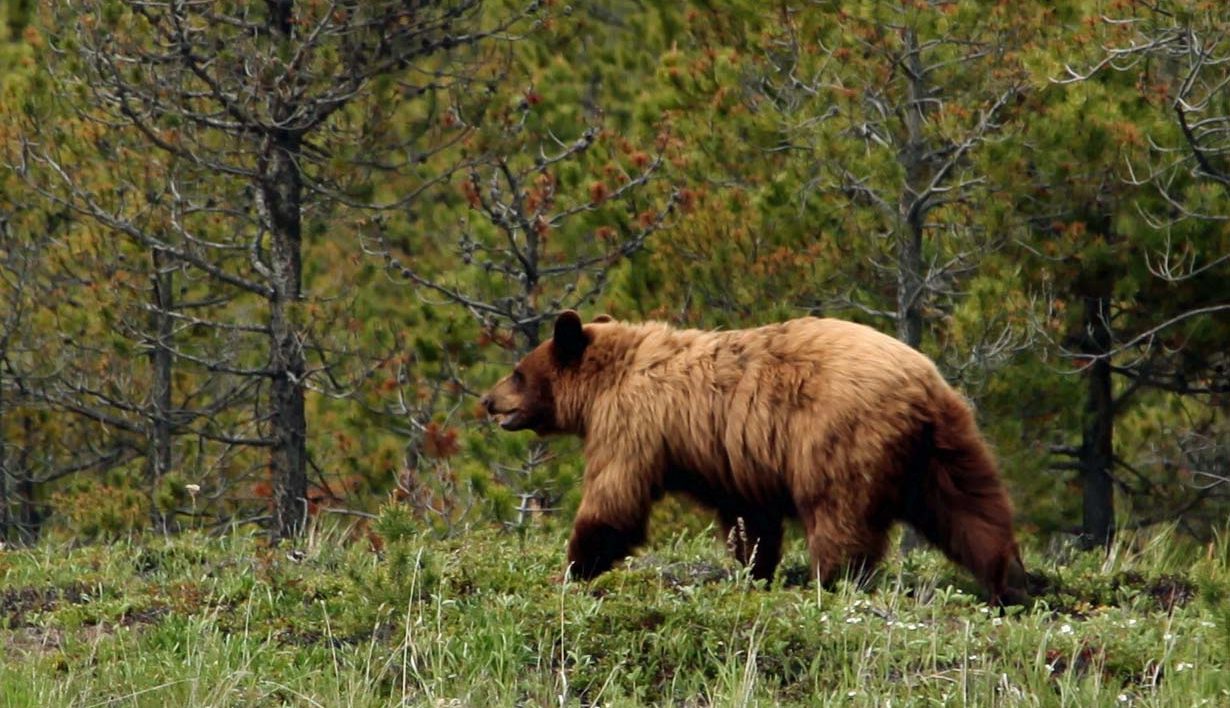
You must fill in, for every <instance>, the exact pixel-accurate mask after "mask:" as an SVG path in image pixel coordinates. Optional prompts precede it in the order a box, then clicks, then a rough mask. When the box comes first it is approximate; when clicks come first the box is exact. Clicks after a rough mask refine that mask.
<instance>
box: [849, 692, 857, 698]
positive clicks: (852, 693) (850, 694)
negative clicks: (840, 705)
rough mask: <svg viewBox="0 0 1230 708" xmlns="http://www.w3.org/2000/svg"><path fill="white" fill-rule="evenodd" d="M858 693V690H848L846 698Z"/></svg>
mask: <svg viewBox="0 0 1230 708" xmlns="http://www.w3.org/2000/svg"><path fill="white" fill-rule="evenodd" d="M857 695H858V691H846V698H854V697H855V696H857Z"/></svg>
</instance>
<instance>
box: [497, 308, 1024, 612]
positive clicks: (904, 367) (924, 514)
mask: <svg viewBox="0 0 1230 708" xmlns="http://www.w3.org/2000/svg"><path fill="white" fill-rule="evenodd" d="M482 406H483V407H484V408H485V409H486V411H487V412H488V413H489V414H490V415H492V416H493V417H495V418H496V419H497V420H498V421H499V423H500V425H501V427H503V428H504V429H506V430H533V431H535V432H537V433H538V434H540V435H548V434H557V433H571V434H574V435H579V436H581V437H582V438H583V439H584V440H585V459H586V469H585V477H584V482H583V489H582V498H581V505H580V508H579V509H578V511H577V516H576V520H575V522H574V525H573V531H572V538H571V540H570V541H569V544H568V560H569V563H570V565H569V569H570V574H571V576H572V577H576V578H591V577H594V576H596V575H598V574H599V573H602V572H604V571H606V570H607V569H609V568H610V567H611V566H612V565H613V564H614V563H615V562H617V561H619V560H620V559H622V558H624V557H625V556H627V555H628V554H629V553H630V552H631V551H632V549H633V548H634V547H636V546H637V545H639V544H640V543H642V542H643V541H644V540H645V530H646V525H647V521H648V517H649V510H650V506H651V504H652V503H653V502H654V501H655V500H657V499H660V498H661V497H662V495H663V494H665V493H667V492H677V493H683V494H686V495H688V496H691V497H692V498H694V499H695V500H696V501H698V502H699V503H700V504H702V505H704V506H706V507H709V508H712V509H713V510H714V511H716V512H717V516H718V518H719V520H720V521H721V524H722V526H723V528H724V530H725V531H726V532H727V534H728V536H730V537H733V538H735V539H736V540H737V542H736V543H735V548H734V550H735V553H736V555H737V556H738V557H739V560H740V561H742V562H743V563H745V564H749V565H750V566H751V573H752V575H753V576H754V577H756V578H771V577H772V576H773V573H774V570H775V569H776V567H777V565H778V562H779V560H780V559H781V544H782V523H783V521H784V520H785V519H788V518H797V519H799V520H800V521H801V522H802V525H803V528H804V531H805V532H806V536H807V544H808V549H809V551H810V553H811V564H812V568H811V570H812V577H817V578H819V579H820V580H821V581H822V582H826V583H827V582H829V581H831V580H833V579H834V578H835V577H837V575H838V574H839V573H842V572H848V571H852V572H854V573H855V574H856V575H858V576H860V577H865V575H866V573H869V572H870V571H871V570H872V569H874V567H875V565H876V564H877V562H878V561H879V560H880V558H881V556H882V555H883V554H884V550H885V543H886V539H887V537H888V532H889V529H890V528H891V526H892V525H893V524H894V523H895V522H897V521H904V522H906V523H908V524H910V525H912V526H913V527H914V528H916V529H917V530H918V531H919V532H920V533H921V534H922V535H923V536H924V537H925V538H927V539H928V540H929V541H931V542H932V543H934V544H935V545H937V546H938V547H939V548H941V549H942V550H943V551H944V552H945V553H946V554H947V555H948V556H949V557H950V558H951V559H953V560H954V561H956V562H957V563H959V564H961V565H963V566H965V567H966V568H968V569H969V570H970V572H972V573H973V574H974V576H975V577H976V578H977V579H978V580H979V581H980V582H981V583H982V584H983V585H984V586H985V587H986V588H987V590H988V591H989V593H990V596H991V600H992V601H993V602H996V603H1004V602H1007V603H1020V602H1024V601H1025V600H1026V597H1027V595H1026V591H1025V570H1024V567H1023V566H1022V564H1021V559H1020V554H1019V552H1018V550H1017V544H1016V540H1015V539H1014V537H1013V530H1012V506H1011V503H1010V502H1009V499H1008V495H1007V493H1006V492H1005V489H1004V486H1003V484H1002V483H1001V481H1000V477H999V474H998V472H997V470H996V464H995V461H994V459H993V457H992V455H991V453H990V452H989V450H988V449H987V446H986V444H985V443H984V442H983V440H982V437H981V435H980V434H979V432H978V429H977V427H976V426H975V424H974V419H973V416H972V414H971V412H970V409H969V407H968V405H967V404H966V403H965V401H964V399H963V398H962V397H961V396H960V395H959V394H958V393H957V392H956V391H954V390H953V389H952V388H951V387H950V386H949V385H948V384H947V383H946V382H945V381H944V379H943V377H941V376H940V374H939V372H938V371H937V370H936V368H935V365H934V364H933V363H932V362H931V360H930V359H928V358H927V357H926V356H924V355H923V354H921V353H919V352H918V351H916V350H914V349H912V348H910V347H908V346H906V345H905V344H903V343H901V342H899V341H897V340H896V339H893V338H892V337H889V336H887V335H885V334H882V333H880V332H878V331H876V330H874V329H872V328H870V327H866V326H863V325H859V324H855V323H852V322H845V321H841V320H835V319H817V318H810V317H809V318H803V319H796V320H790V321H788V322H783V323H781V324H774V325H769V326H765V327H758V328H755V329H745V330H732V331H717V332H708V331H699V330H680V329H675V328H673V327H671V326H669V325H667V324H664V323H659V322H647V323H643V324H626V323H622V322H616V321H612V320H611V319H610V318H609V317H605V316H603V317H601V318H598V319H597V320H595V321H594V322H592V323H590V324H588V325H584V326H583V325H582V323H581V319H580V318H579V317H578V316H577V314H576V313H575V312H572V311H568V312H565V313H563V314H561V315H560V316H559V317H558V319H557V320H556V321H555V331H554V336H553V337H552V339H550V340H549V341H547V342H544V343H543V344H541V345H540V346H538V347H537V348H536V349H534V350H533V351H532V352H530V353H529V354H528V355H527V356H526V357H525V358H524V359H523V360H522V361H521V362H520V363H518V364H517V366H516V368H515V369H514V370H513V371H512V373H511V374H509V375H508V376H506V377H504V378H503V379H501V380H500V381H499V382H498V383H497V384H496V385H495V386H494V388H492V390H491V391H490V392H489V393H488V394H487V395H486V396H484V397H483V399H482ZM732 531H734V533H731V532H732Z"/></svg>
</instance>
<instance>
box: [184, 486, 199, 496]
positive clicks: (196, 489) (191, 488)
mask: <svg viewBox="0 0 1230 708" xmlns="http://www.w3.org/2000/svg"><path fill="white" fill-rule="evenodd" d="M184 489H186V490H188V493H189V494H191V495H192V496H194V497H195V496H196V495H197V492H199V491H201V485H199V484H185V485H184Z"/></svg>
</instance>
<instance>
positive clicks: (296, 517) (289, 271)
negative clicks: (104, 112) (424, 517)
mask: <svg viewBox="0 0 1230 708" xmlns="http://www.w3.org/2000/svg"><path fill="white" fill-rule="evenodd" d="M288 113H289V111H288ZM299 148H300V136H299V134H297V133H294V132H292V131H289V130H276V131H274V133H273V135H272V136H271V145H270V150H269V153H268V161H269V162H268V165H267V169H266V171H265V179H264V182H263V183H262V185H261V188H262V193H263V197H264V200H265V204H266V206H267V208H268V210H269V220H270V229H271V234H270V236H271V239H270V243H271V248H270V270H271V274H272V277H271V280H272V286H273V295H272V297H271V298H270V302H269V307H270V320H269V324H270V333H271V342H270V366H271V375H272V380H273V384H272V406H273V409H272V411H271V423H272V429H273V430H272V432H273V440H274V442H273V451H272V454H271V459H270V466H271V473H272V476H273V490H274V514H275V519H274V526H273V533H274V535H275V536H276V537H279V538H289V537H292V536H296V535H298V533H299V531H300V530H301V529H302V528H303V524H304V520H305V518H306V515H307V451H306V447H305V440H306V437H307V422H306V420H305V417H304V396H303V386H304V381H303V376H304V372H305V371H306V368H307V366H306V362H305V359H304V354H303V334H302V332H300V323H298V322H297V321H296V320H295V316H294V309H295V305H296V302H297V301H298V300H299V298H300V295H301V286H302V277H303V268H302V263H301V260H300V257H301V253H300V251H301V247H302V243H301V237H302V234H301V224H300V215H301V212H300V208H301V205H302V196H303V183H302V178H301V176H300V174H299V165H298V155H299Z"/></svg>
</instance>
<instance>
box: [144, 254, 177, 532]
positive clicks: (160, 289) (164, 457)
mask: <svg viewBox="0 0 1230 708" xmlns="http://www.w3.org/2000/svg"><path fill="white" fill-rule="evenodd" d="M152 262H153V268H154V275H153V288H152V293H151V294H152V295H153V305H154V314H153V315H152V317H151V318H150V319H151V322H150V324H151V325H152V328H153V331H154V333H155V335H154V336H155V340H154V346H153V348H152V349H151V350H150V355H149V356H150V368H151V369H153V372H152V373H153V379H154V384H153V386H154V390H153V395H152V397H151V398H152V401H151V403H152V407H151V411H150V419H149V423H148V430H149V432H148V445H149V450H148V452H147V453H146V467H145V483H146V488H147V489H148V490H149V495H150V516H151V519H150V521H151V522H152V523H153V525H154V528H155V529H159V530H162V529H166V526H167V521H168V519H167V517H166V516H165V514H163V513H162V512H161V511H160V510H159V509H158V505H157V495H158V483H159V482H160V481H161V480H162V477H163V475H165V474H166V473H167V472H170V471H171V420H170V415H171V367H172V359H171V349H170V345H169V343H170V340H171V335H172V332H173V326H174V322H173V321H172V319H171V314H170V313H171V308H172V307H173V306H174V303H175V299H174V298H175V294H174V292H173V290H172V288H173V287H174V282H173V280H174V279H173V275H172V270H171V269H170V268H168V266H167V263H166V256H165V254H164V253H163V252H162V251H161V250H159V249H154V251H153V254H152Z"/></svg>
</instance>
